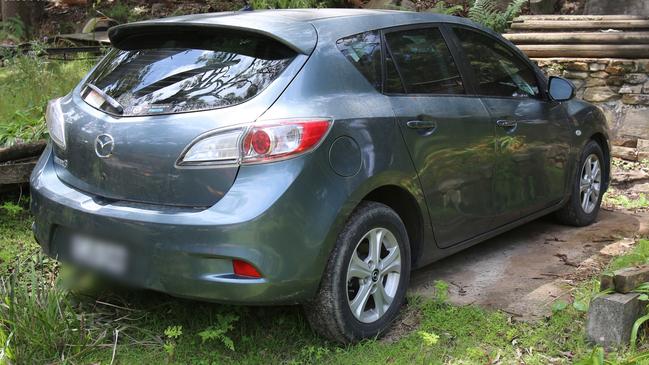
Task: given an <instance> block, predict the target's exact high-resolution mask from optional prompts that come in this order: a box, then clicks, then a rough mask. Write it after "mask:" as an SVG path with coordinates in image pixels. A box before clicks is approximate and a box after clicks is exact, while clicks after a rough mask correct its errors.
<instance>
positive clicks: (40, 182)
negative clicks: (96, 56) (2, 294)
mask: <svg viewBox="0 0 649 365" xmlns="http://www.w3.org/2000/svg"><path fill="white" fill-rule="evenodd" d="M304 162H305V161H304V160H303V159H300V158H298V159H293V160H287V161H283V162H280V163H279V164H282V165H281V166H278V165H277V164H276V166H275V167H274V168H268V167H265V166H263V165H257V166H254V168H251V169H248V170H246V169H243V168H242V169H241V171H240V173H239V176H238V178H237V182H235V184H234V185H233V186H232V188H231V189H230V191H229V192H228V193H227V194H226V195H225V196H224V197H223V198H222V199H221V200H220V201H219V202H218V203H217V204H216V205H214V206H213V207H211V208H209V209H206V210H200V211H197V210H196V211H194V210H190V209H185V208H172V207H162V206H145V205H137V204H133V203H124V202H121V203H120V202H112V203H108V204H106V203H102V202H101V201H100V200H97V199H96V197H93V196H92V195H90V194H87V193H84V192H82V191H79V190H77V189H74V188H72V187H70V186H68V185H66V184H64V183H63V182H61V180H59V178H58V177H57V175H56V173H55V170H54V162H53V157H52V150H51V147H48V148H47V149H46V150H45V152H44V153H43V156H42V157H41V159H40V161H39V163H38V165H37V166H36V168H35V170H34V172H33V174H32V178H31V190H32V212H33V214H34V216H35V225H34V234H35V236H36V239H37V240H38V242H39V244H40V245H41V247H42V249H43V251H44V252H45V253H46V254H48V255H49V256H51V257H55V258H57V259H59V260H61V261H64V262H66V261H67V262H72V263H73V264H74V263H75V262H74V261H73V260H72V259H71V255H70V254H69V245H70V243H69V242H70V236H71V235H72V234H75V233H84V234H87V235H92V236H96V237H101V238H103V239H107V240H111V241H113V242H116V243H118V244H119V245H123V246H125V247H126V249H127V251H128V252H129V256H128V257H129V258H128V260H127V261H128V263H127V268H128V269H127V271H126V274H124V275H121V277H119V278H118V279H120V280H123V281H126V282H128V283H129V284H132V285H135V286H138V287H142V288H148V289H153V290H157V291H162V292H166V293H169V294H171V295H175V296H181V297H188V298H196V299H203V300H210V301H217V302H225V303H240V304H273V303H276V304H286V303H298V302H303V301H305V300H308V299H310V298H311V297H312V296H313V295H314V294H315V291H316V290H317V288H318V285H319V282H320V277H321V275H322V271H323V269H324V265H325V264H326V259H327V257H328V253H329V251H330V247H332V244H333V241H332V240H333V239H335V234H332V233H331V232H332V231H335V230H332V227H333V226H334V225H335V222H336V217H337V215H338V212H339V209H338V208H339V207H335V206H331V204H330V203H331V202H329V204H325V203H323V202H318V201H317V200H318V199H319V198H318V197H317V196H314V194H311V193H310V191H309V195H308V196H305V191H304V189H302V188H300V187H301V186H302V185H303V183H306V182H305V181H301V180H303V179H305V178H304V177H303V175H304V174H303V170H304ZM312 173H313V171H311V172H309V174H312ZM275 175H276V176H275ZM261 176H263V180H262V181H260V180H259V179H260V178H261ZM267 181H273V184H272V186H269V184H267V183H266V184H264V183H263V182H267ZM298 182H299V183H298ZM152 188H154V187H152ZM316 222H317V224H314V223H316ZM305 227H309V228H308V229H305ZM233 258H237V259H241V260H244V261H247V262H249V263H251V264H253V265H254V266H255V267H257V268H258V270H259V272H260V273H261V274H262V276H263V278H261V279H246V278H242V277H237V276H235V275H234V274H233V272H232V261H231V260H232V259H233Z"/></svg>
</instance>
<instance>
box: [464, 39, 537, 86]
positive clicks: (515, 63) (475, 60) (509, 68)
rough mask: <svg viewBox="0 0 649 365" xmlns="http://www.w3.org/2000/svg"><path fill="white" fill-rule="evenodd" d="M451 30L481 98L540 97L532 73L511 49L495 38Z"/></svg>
mask: <svg viewBox="0 0 649 365" xmlns="http://www.w3.org/2000/svg"><path fill="white" fill-rule="evenodd" d="M454 31H455V34H456V35H457V37H458V38H459V40H460V44H461V46H462V49H463V50H464V53H465V54H466V57H467V59H468V60H469V63H470V65H471V69H472V70H473V73H474V74H475V77H476V78H477V81H478V84H479V93H480V94H481V95H488V96H504V97H534V96H537V95H539V85H538V81H537V79H536V76H535V74H534V71H533V70H532V68H531V67H530V66H529V65H528V64H527V63H526V62H524V61H523V60H522V59H521V58H519V57H518V56H516V55H515V54H514V53H513V52H512V50H510V49H509V48H508V47H506V46H505V45H503V44H502V43H500V42H498V41H496V40H495V39H493V38H491V37H489V36H487V35H484V34H481V33H478V32H475V31H472V30H468V29H464V28H455V29H454Z"/></svg>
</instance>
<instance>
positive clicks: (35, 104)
mask: <svg viewBox="0 0 649 365" xmlns="http://www.w3.org/2000/svg"><path fill="white" fill-rule="evenodd" d="M41 51H42V48H41V47H40V46H39V45H35V47H34V50H33V51H32V52H30V53H29V54H26V55H18V56H15V57H10V58H7V59H6V60H5V67H0V147H5V146H10V145H13V144H15V143H18V142H21V141H33V140H38V139H42V138H45V136H46V135H47V130H46V128H45V123H44V113H45V105H46V104H47V101H48V100H49V99H52V98H54V97H57V96H63V95H65V94H67V93H68V92H70V90H72V88H74V86H75V85H76V84H77V83H78V82H79V80H80V79H81V78H82V77H83V75H84V74H85V73H86V72H88V70H89V69H90V67H91V66H92V64H93V62H94V61H92V60H77V61H68V62H57V61H50V60H47V59H46V58H44V57H39V56H38V54H39V53H40V52H41Z"/></svg>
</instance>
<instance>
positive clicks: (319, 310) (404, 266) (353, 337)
mask: <svg viewBox="0 0 649 365" xmlns="http://www.w3.org/2000/svg"><path fill="white" fill-rule="evenodd" d="M372 239H374V241H375V242H376V241H380V242H381V252H379V254H378V257H379V260H378V261H379V263H378V264H376V262H374V261H372V257H377V255H376V254H375V255H372V253H371V252H370V248H369V242H370V240H372ZM377 247H378V246H377ZM396 248H398V253H399V255H398V258H397V257H396V255H395V252H396V250H395V249H396ZM373 252H378V250H373ZM390 255H392V256H390ZM352 256H355V257H357V258H358V260H357V259H354V263H353V264H352ZM391 259H395V260H394V261H391ZM397 261H400V265H399V267H398V269H399V270H398V274H397V267H396V265H395V264H394V263H396V262H397ZM361 277H362V278H361ZM409 281H410V243H409V241H408V234H407V232H406V229H405V226H404V224H403V222H402V221H401V218H399V216H398V215H397V213H396V212H395V211H394V210H392V209H390V208H389V207H388V206H386V205H384V204H380V203H375V202H363V203H361V204H360V205H359V207H358V208H356V210H355V211H354V212H353V213H352V215H351V217H350V218H349V220H348V221H347V223H346V225H345V227H344V229H343V230H342V232H341V233H340V235H339V236H338V240H337V241H336V246H335V247H334V249H333V252H332V253H331V256H330V257H329V261H328V263H327V267H326V269H325V272H324V274H323V277H322V280H321V283H320V288H319V290H318V293H317V294H316V296H315V298H314V299H313V300H312V301H310V302H309V303H307V304H305V306H304V309H305V314H306V317H307V319H308V321H309V323H310V324H311V327H312V328H313V330H314V331H315V332H317V333H318V334H320V335H321V336H323V337H326V338H327V339H329V340H332V341H335V342H339V343H352V342H357V341H360V340H362V339H364V338H374V337H378V336H380V334H381V333H383V332H384V331H385V330H386V329H387V328H388V327H389V326H390V324H391V323H392V321H394V319H395V318H396V316H397V315H398V313H399V310H400V309H401V306H402V305H403V303H404V301H405V295H406V290H407V288H408V283H409ZM381 289H383V291H381ZM382 293H387V294H388V295H387V296H383V295H382ZM390 293H394V294H393V295H392V298H393V299H392V300H391V301H390V300H389V297H390V295H389V294H390ZM350 298H351V300H350ZM362 298H367V299H366V301H363V300H361V299H362ZM375 298H376V299H375ZM381 298H388V299H386V300H384V301H383V303H384V304H383V305H378V304H377V303H380V302H381V301H382V300H381ZM352 305H353V306H354V308H356V312H355V313H356V314H355V313H354V312H353V311H352ZM381 312H383V313H382V314H381Z"/></svg>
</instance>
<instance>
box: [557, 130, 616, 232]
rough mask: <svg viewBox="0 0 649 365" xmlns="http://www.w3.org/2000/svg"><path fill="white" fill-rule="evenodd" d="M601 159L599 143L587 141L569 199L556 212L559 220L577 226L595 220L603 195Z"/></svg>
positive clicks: (602, 157) (602, 156)
mask: <svg viewBox="0 0 649 365" xmlns="http://www.w3.org/2000/svg"><path fill="white" fill-rule="evenodd" d="M603 161H604V154H603V153H602V148H601V147H600V145H599V144H598V143H597V142H595V141H590V142H588V143H587V144H586V146H585V147H584V150H583V151H582V154H581V159H580V162H579V165H578V168H579V170H578V175H577V177H576V179H575V181H574V182H573V186H572V187H571V189H572V193H571V196H570V200H569V201H568V202H567V203H566V205H565V206H564V207H563V208H561V210H559V211H558V212H557V218H558V219H559V221H561V222H562V223H564V224H569V225H572V226H577V227H581V226H587V225H589V224H591V223H593V222H594V221H595V219H596V218H597V214H598V213H599V207H600V204H601V203H602V195H604V186H605V185H604V176H605V175H604V168H605V166H604V165H603V163H602V162H603Z"/></svg>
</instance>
